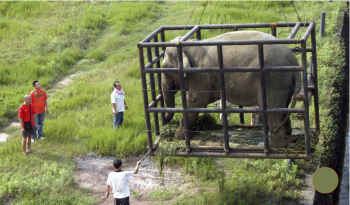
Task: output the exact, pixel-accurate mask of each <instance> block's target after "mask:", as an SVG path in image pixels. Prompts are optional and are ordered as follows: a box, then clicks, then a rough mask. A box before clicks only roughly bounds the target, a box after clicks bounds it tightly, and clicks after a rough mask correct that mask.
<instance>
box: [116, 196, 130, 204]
mask: <svg viewBox="0 0 350 205" xmlns="http://www.w3.org/2000/svg"><path fill="white" fill-rule="evenodd" d="M129 204H130V203H129V197H125V198H121V199H118V198H114V205H129Z"/></svg>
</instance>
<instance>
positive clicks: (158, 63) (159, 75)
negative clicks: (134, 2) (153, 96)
mask: <svg viewBox="0 0 350 205" xmlns="http://www.w3.org/2000/svg"><path fill="white" fill-rule="evenodd" d="M154 42H158V35H157V36H155V37H154ZM154 53H155V55H156V56H159V47H155V48H154ZM156 65H157V68H160V59H159V60H158V61H157V63H156ZM157 82H158V90H159V94H160V95H162V99H160V101H159V103H160V107H161V108H164V97H163V91H162V74H161V73H157ZM160 118H161V120H162V126H164V125H165V113H164V112H162V113H160Z"/></svg>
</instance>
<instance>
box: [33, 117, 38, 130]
mask: <svg viewBox="0 0 350 205" xmlns="http://www.w3.org/2000/svg"><path fill="white" fill-rule="evenodd" d="M32 119H33V121H34V129H36V128H37V124H36V120H35V117H34V114H32Z"/></svg>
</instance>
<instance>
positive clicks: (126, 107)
mask: <svg viewBox="0 0 350 205" xmlns="http://www.w3.org/2000/svg"><path fill="white" fill-rule="evenodd" d="M124 106H125V110H127V109H128V106H127V105H126V101H125V100H124Z"/></svg>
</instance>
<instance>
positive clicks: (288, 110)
mask: <svg viewBox="0 0 350 205" xmlns="http://www.w3.org/2000/svg"><path fill="white" fill-rule="evenodd" d="M225 112H226V113H263V109H262V108H250V109H246V108H227V109H226V110H225ZM299 112H300V113H303V112H305V110H304V109H301V108H269V109H266V113H299Z"/></svg>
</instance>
